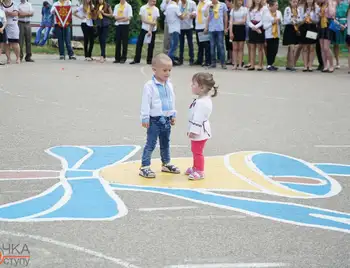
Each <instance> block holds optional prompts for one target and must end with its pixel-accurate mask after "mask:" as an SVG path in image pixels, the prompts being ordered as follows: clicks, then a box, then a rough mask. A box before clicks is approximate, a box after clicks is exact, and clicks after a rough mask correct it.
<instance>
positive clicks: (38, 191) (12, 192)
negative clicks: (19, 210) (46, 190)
mask: <svg viewBox="0 0 350 268" xmlns="http://www.w3.org/2000/svg"><path fill="white" fill-rule="evenodd" d="M41 192H42V191H40V190H29V191H26V190H23V191H4V192H0V194H16V193H17V194H18V193H41Z"/></svg>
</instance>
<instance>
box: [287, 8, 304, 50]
mask: <svg viewBox="0 0 350 268" xmlns="http://www.w3.org/2000/svg"><path fill="white" fill-rule="evenodd" d="M295 11H296V14H293V12H292V9H291V8H290V7H286V8H285V10H284V16H283V18H284V19H283V24H284V25H285V27H284V33H283V45H284V46H289V45H296V44H298V41H299V36H300V31H298V30H296V26H295V25H294V24H295V23H297V24H299V23H300V22H301V18H300V14H299V11H298V9H296V10H295Z"/></svg>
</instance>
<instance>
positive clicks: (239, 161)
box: [229, 152, 309, 197]
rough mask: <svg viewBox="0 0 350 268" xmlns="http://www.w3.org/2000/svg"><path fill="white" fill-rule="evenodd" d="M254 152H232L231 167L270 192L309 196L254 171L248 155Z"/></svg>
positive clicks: (291, 195)
mask: <svg viewBox="0 0 350 268" xmlns="http://www.w3.org/2000/svg"><path fill="white" fill-rule="evenodd" d="M253 153H254V152H239V153H236V154H232V155H230V157H229V163H230V165H231V167H232V168H233V169H234V170H235V171H236V172H237V173H238V174H241V175H243V176H244V177H246V178H247V179H248V180H249V181H251V182H253V183H254V184H256V185H259V186H260V187H261V188H260V189H266V190H268V191H269V192H272V193H275V194H279V195H283V196H290V197H298V196H299V197H305V196H309V195H308V194H304V193H301V192H296V191H293V190H291V189H289V188H286V187H283V186H282V185H281V184H279V183H273V181H271V180H269V179H266V178H265V177H264V176H263V175H261V174H260V173H258V172H257V171H254V170H253V169H252V168H250V167H249V166H248V165H247V162H246V157H248V156H250V155H252V154H253Z"/></svg>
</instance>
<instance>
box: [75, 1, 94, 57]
mask: <svg viewBox="0 0 350 268" xmlns="http://www.w3.org/2000/svg"><path fill="white" fill-rule="evenodd" d="M91 12H92V10H91V8H90V6H89V7H88V8H87V10H84V6H83V5H80V6H79V7H78V9H77V13H78V15H79V17H82V18H83V19H82V20H81V24H80V26H81V30H82V31H83V35H84V55H85V58H91V56H92V50H93V48H94V40H95V33H94V27H93V26H94V23H93V20H92V18H91Z"/></svg>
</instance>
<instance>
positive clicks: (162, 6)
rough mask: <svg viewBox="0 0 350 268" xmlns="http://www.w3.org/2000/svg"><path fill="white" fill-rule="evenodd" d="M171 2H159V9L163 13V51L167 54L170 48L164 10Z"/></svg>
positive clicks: (164, 0) (167, 0)
mask: <svg viewBox="0 0 350 268" xmlns="http://www.w3.org/2000/svg"><path fill="white" fill-rule="evenodd" d="M170 2H171V0H163V1H162V3H161V4H160V10H161V11H162V12H163V14H164V31H163V35H164V36H163V53H164V54H168V52H169V49H170V36H169V26H168V22H167V20H166V14H165V11H166V9H167V6H168V4H169V3H170Z"/></svg>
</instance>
